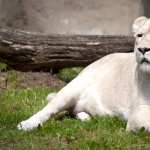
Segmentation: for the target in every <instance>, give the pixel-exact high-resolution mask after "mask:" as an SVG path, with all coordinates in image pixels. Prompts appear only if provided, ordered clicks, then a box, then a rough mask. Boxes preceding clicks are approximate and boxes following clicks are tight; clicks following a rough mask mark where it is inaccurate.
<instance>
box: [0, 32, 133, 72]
mask: <svg viewBox="0 0 150 150" xmlns="http://www.w3.org/2000/svg"><path fill="white" fill-rule="evenodd" d="M133 47H134V38H133V37H131V36H118V35H117V36H115V35H114V36H110V35H109V36H100V35H89V36H88V35H42V34H38V33H31V32H26V31H20V30H13V29H0V61H1V62H4V63H6V64H8V65H9V66H10V67H12V68H14V69H16V70H21V71H29V70H32V71H37V70H38V71H39V70H50V68H54V69H60V68H64V67H73V66H86V65H88V64H90V63H91V62H93V61H95V60H96V59H98V58H101V57H103V56H104V55H107V54H110V53H115V52H131V51H133Z"/></svg>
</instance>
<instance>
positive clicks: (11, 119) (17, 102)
mask: <svg viewBox="0 0 150 150" xmlns="http://www.w3.org/2000/svg"><path fill="white" fill-rule="evenodd" d="M52 91H53V90H51V89H47V88H38V89H32V90H9V91H4V92H1V93H0V150H63V149H65V150H149V149H150V135H147V134H144V133H142V132H141V133H138V134H133V133H126V132H125V126H126V122H125V121H123V120H121V119H119V118H109V117H97V118H95V119H92V120H91V121H89V122H80V121H79V120H76V119H73V118H71V117H69V116H66V117H64V118H63V119H61V120H55V119H51V120H49V121H47V122H46V123H45V124H44V126H43V127H42V128H39V129H35V130H33V131H31V132H24V131H19V130H17V128H16V126H17V124H18V123H19V122H20V121H22V120H24V119H26V118H28V117H29V116H30V115H32V114H33V113H34V112H36V111H38V110H39V109H40V108H42V107H43V106H44V105H45V104H46V103H47V102H46V100H45V97H46V95H47V94H48V93H49V92H52Z"/></svg>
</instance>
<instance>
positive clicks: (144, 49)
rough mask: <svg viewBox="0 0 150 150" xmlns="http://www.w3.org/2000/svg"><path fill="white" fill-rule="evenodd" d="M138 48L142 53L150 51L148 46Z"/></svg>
mask: <svg viewBox="0 0 150 150" xmlns="http://www.w3.org/2000/svg"><path fill="white" fill-rule="evenodd" d="M138 50H139V51H140V52H141V53H142V54H143V55H144V54H145V53H146V52H149V51H150V48H138Z"/></svg>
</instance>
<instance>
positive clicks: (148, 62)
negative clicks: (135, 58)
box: [141, 58, 150, 64]
mask: <svg viewBox="0 0 150 150" xmlns="http://www.w3.org/2000/svg"><path fill="white" fill-rule="evenodd" d="M143 63H146V64H150V60H148V59H146V58H143V59H142V60H141V64H143Z"/></svg>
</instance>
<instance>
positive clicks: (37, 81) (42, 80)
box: [0, 71, 65, 90]
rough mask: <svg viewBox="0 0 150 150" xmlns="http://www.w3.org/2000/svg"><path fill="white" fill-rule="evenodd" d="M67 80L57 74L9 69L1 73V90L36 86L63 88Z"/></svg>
mask: <svg viewBox="0 0 150 150" xmlns="http://www.w3.org/2000/svg"><path fill="white" fill-rule="evenodd" d="M64 85H65V82H63V81H61V80H60V79H58V78H57V76H56V75H52V74H50V73H44V72H26V73H25V72H18V71H8V72H1V73H0V90H6V89H29V88H36V87H49V88H61V87H63V86H64Z"/></svg>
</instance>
